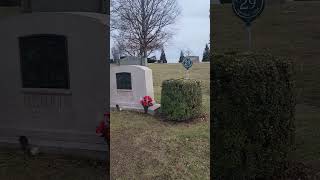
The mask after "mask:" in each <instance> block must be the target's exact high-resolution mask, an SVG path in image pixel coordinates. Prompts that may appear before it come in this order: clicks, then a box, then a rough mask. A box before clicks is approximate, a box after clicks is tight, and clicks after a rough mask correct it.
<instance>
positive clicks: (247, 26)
mask: <svg viewBox="0 0 320 180" xmlns="http://www.w3.org/2000/svg"><path fill="white" fill-rule="evenodd" d="M246 29H247V33H248V50H249V51H250V50H251V48H252V37H251V24H246Z"/></svg>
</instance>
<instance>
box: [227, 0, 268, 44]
mask: <svg viewBox="0 0 320 180" xmlns="http://www.w3.org/2000/svg"><path fill="white" fill-rule="evenodd" d="M264 6H265V0H232V9H233V11H234V13H235V14H236V15H237V16H238V17H239V18H241V19H242V20H243V21H244V22H245V24H246V29H247V33H248V48H249V50H251V49H252V37H251V24H252V22H253V21H254V20H255V19H256V18H257V17H258V16H259V15H260V14H261V13H262V11H263V10H264Z"/></svg>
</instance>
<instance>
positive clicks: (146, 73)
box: [110, 57, 160, 113]
mask: <svg viewBox="0 0 320 180" xmlns="http://www.w3.org/2000/svg"><path fill="white" fill-rule="evenodd" d="M130 59H132V61H128V59H120V60H117V61H116V62H115V63H114V64H111V66H110V89H111V90H110V106H111V107H112V108H114V107H120V108H122V109H127V110H141V111H142V110H143V107H142V105H141V104H140V100H141V99H142V98H143V97H144V96H150V97H151V98H152V99H153V100H154V91H153V76H152V70H151V69H150V68H148V67H147V66H146V62H145V61H144V60H143V59H141V58H133V57H131V58H130ZM134 60H135V61H134ZM134 63H136V64H134ZM159 107H160V105H159V104H156V103H155V102H154V106H152V107H150V109H149V110H150V113H154V111H155V110H157V109H158V108H159Z"/></svg>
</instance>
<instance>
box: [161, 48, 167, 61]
mask: <svg viewBox="0 0 320 180" xmlns="http://www.w3.org/2000/svg"><path fill="white" fill-rule="evenodd" d="M160 62H161V63H167V58H166V53H165V52H164V49H163V48H162V49H161V56H160Z"/></svg>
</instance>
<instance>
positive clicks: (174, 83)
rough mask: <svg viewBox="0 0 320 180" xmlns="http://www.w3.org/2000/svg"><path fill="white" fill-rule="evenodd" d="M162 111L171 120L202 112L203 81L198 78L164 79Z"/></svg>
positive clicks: (184, 118) (190, 116)
mask: <svg viewBox="0 0 320 180" xmlns="http://www.w3.org/2000/svg"><path fill="white" fill-rule="evenodd" d="M161 112H162V113H163V114H164V115H165V116H166V117H167V118H168V119H170V120H174V121H184V120H188V119H192V118H197V117H199V116H200V115H201V114H202V92H201V83H200V81H198V80H190V79H189V80H185V79H171V80H166V81H163V83H162V92H161Z"/></svg>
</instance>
